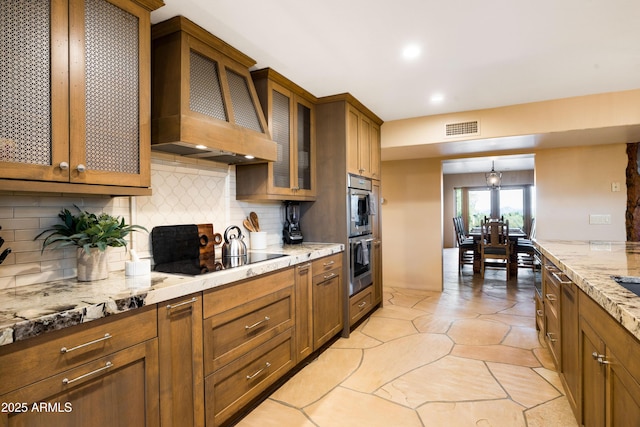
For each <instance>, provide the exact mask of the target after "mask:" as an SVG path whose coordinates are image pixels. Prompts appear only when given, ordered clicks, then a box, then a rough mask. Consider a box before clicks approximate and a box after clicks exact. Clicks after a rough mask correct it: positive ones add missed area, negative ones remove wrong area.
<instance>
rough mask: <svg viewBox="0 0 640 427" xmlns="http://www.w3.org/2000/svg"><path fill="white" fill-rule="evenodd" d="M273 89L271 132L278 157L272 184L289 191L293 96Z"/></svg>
mask: <svg viewBox="0 0 640 427" xmlns="http://www.w3.org/2000/svg"><path fill="white" fill-rule="evenodd" d="M285 93H286V92H285V91H278V90H276V89H273V90H272V101H271V102H272V109H271V115H272V116H271V133H272V135H271V136H272V138H273V140H274V141H275V143H276V144H278V146H277V148H278V157H277V159H276V161H275V162H274V163H273V165H272V167H273V176H272V185H273V186H274V187H275V188H279V189H285V190H286V191H287V192H289V191H290V190H291V188H292V185H291V133H292V132H291V125H292V121H291V102H292V101H291V96H290V95H289V94H288V93H287V94H285Z"/></svg>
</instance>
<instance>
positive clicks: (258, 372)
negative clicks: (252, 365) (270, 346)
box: [247, 362, 271, 380]
mask: <svg viewBox="0 0 640 427" xmlns="http://www.w3.org/2000/svg"><path fill="white" fill-rule="evenodd" d="M270 367H271V363H269V362H267V363H265V364H264V368H262V369H258V370H257V371H256V372H254V373H253V374H251V375H247V379H248V380H252V379H254V378H255V377H257V376H258V375H260V374H261V373H262V372H263V371H264V370H265V369H268V368H270Z"/></svg>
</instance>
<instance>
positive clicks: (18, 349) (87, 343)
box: [0, 305, 158, 394]
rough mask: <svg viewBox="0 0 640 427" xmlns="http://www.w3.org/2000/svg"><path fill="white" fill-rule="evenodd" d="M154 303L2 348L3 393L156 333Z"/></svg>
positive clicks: (1, 376) (0, 382)
mask: <svg viewBox="0 0 640 427" xmlns="http://www.w3.org/2000/svg"><path fill="white" fill-rule="evenodd" d="M157 329H158V328H157V317H156V307H155V305H154V306H152V307H148V308H142V309H136V310H131V311H129V312H127V313H122V314H118V315H115V316H111V317H108V318H105V319H100V320H95V321H92V322H88V323H86V324H83V325H78V326H70V327H68V328H65V329H62V330H60V331H54V332H50V333H47V334H44V335H43V336H40V337H35V338H30V339H28V340H25V341H22V342H17V343H14V344H9V345H6V346H2V347H0V378H2V381H0V394H4V393H7V392H9V391H11V390H14V389H16V388H19V387H23V386H26V385H28V384H31V383H33V382H35V381H39V380H42V379H44V378H47V377H50V376H52V375H55V374H58V373H60V372H63V371H66V370H68V369H72V368H75V367H77V366H80V365H81V364H83V363H87V362H90V361H92V360H95V359H98V358H100V357H103V356H106V355H108V354H111V353H114V352H116V351H119V350H122V349H124V348H127V347H130V346H132V345H135V344H138V343H141V342H143V341H146V340H148V339H151V338H154V337H156V336H157V333H158V331H157Z"/></svg>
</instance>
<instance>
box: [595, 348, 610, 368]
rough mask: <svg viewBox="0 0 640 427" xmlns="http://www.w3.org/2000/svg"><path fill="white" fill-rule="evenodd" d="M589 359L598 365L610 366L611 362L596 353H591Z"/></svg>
mask: <svg viewBox="0 0 640 427" xmlns="http://www.w3.org/2000/svg"><path fill="white" fill-rule="evenodd" d="M591 357H593V360H595V361H596V362H598V363H599V364H600V365H609V364H611V362H609V361H608V360H606V359H607V356H605V355H604V354H598V353H597V352H595V351H594V352H593V353H591Z"/></svg>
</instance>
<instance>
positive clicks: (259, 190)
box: [236, 68, 316, 200]
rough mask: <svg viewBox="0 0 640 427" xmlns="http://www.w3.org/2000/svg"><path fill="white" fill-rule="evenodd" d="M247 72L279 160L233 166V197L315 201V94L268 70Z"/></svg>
mask: <svg viewBox="0 0 640 427" xmlns="http://www.w3.org/2000/svg"><path fill="white" fill-rule="evenodd" d="M251 76H252V78H253V82H254V84H255V87H256V92H257V94H258V98H259V99H260V104H261V105H262V110H263V112H264V115H265V117H266V118H267V123H268V125H269V131H270V133H271V136H272V138H273V140H274V141H275V142H276V144H277V145H278V158H277V159H276V161H275V162H269V163H258V164H250V165H238V166H236V199H238V200H315V195H316V129H315V105H314V102H315V97H314V96H313V95H311V94H310V93H308V92H307V91H305V90H304V89H302V88H301V87H299V86H298V85H296V84H295V83H293V82H291V81H290V80H288V79H287V78H285V77H283V76H282V75H280V74H278V73H277V72H276V71H274V70H272V69H269V68H267V69H264V70H258V71H254V72H252V73H251Z"/></svg>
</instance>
